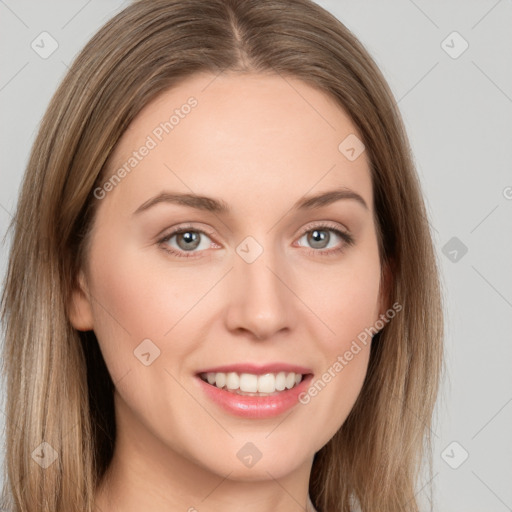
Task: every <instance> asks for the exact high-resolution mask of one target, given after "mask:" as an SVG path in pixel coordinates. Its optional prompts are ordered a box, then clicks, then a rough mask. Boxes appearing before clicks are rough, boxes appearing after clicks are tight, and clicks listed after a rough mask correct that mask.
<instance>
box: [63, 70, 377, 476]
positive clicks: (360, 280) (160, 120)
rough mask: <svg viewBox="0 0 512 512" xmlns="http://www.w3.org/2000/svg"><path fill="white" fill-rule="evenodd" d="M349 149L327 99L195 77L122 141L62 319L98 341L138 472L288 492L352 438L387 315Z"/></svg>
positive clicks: (276, 81) (251, 82)
mask: <svg viewBox="0 0 512 512" xmlns="http://www.w3.org/2000/svg"><path fill="white" fill-rule="evenodd" d="M191 97H192V98H193V99H190V98H191ZM171 116H174V117H171ZM166 123H167V124H166ZM357 133H358V132H357V130H356V128H355V126H354V125H353V124H352V122H351V121H350V119H349V118H348V116H347V115H346V114H345V113H344V111H343V110H342V109H340V108H339V106H337V104H335V102H334V101H333V100H332V99H330V97H328V96H327V95H325V94H324V93H322V92H320V91H318V90H316V89H314V88H312V87H310V86H308V85H307V84H305V83H303V82H301V81H299V80H297V79H293V78H287V79H286V80H285V79H283V78H282V77H280V76H267V75H256V74H246V75H234V74H231V75H227V74H223V75H221V76H218V77H217V78H215V77H214V76H213V75H207V74H198V75H195V76H194V77H193V78H189V79H187V81H184V82H182V84H181V85H179V86H177V87H175V88H173V89H172V90H170V91H167V92H165V93H164V94H162V95H161V96H159V97H158V98H157V99H156V100H155V101H153V102H152V103H151V104H149V105H148V106H147V107H146V108H145V109H144V110H143V111H142V112H141V113H140V114H139V116H138V117H137V118H136V119H135V120H134V122H133V123H132V124H131V126H130V127H129V129H128V130H127V131H126V132H125V134H124V135H123V137H122V139H121V140H120V142H119V144H118V145H117V147H116V150H115V152H114V154H113V155H112V158H111V160H110V161H109V171H110V174H111V176H112V177H113V178H112V179H111V181H110V182H108V183H106V184H105V185H104V186H103V187H102V188H101V190H97V191H96V192H95V195H96V197H98V198H99V199H98V200H99V208H98V210H97V216H96V218H95V221H94V226H93V231H92V238H91V246H90V252H89V254H88V260H87V262H88V264H87V268H85V269H83V271H82V273H81V274H80V282H81V285H82V288H81V289H77V290H76V291H75V293H74V295H73V301H72V304H71V305H70V319H71V321H72V323H73V325H74V327H75V328H77V329H79V330H88V329H93V330H94V332H95V334H96V336H97V339H98V342H99V345H100V348H101V351H102V353H103V356H104V359H105V362H106V365H107V367H108V370H109V372H110V374H111V376H112V380H113V382H114V384H115V388H116V391H115V407H116V417H117V429H118V432H119V433H120V435H121V437H122V439H125V440H126V443H125V444H123V443H121V444H119V447H121V446H124V448H123V449H125V450H128V448H127V447H128V446H130V448H129V450H131V452H132V453H131V456H135V457H141V458H144V457H149V456H151V457H152V459H153V460H158V461H160V463H161V464H160V465H161V467H164V466H165V465H166V464H168V463H169V462H171V461H172V462H173V464H175V465H177V466H179V465H180V464H183V465H185V464H188V465H190V464H192V465H194V466H196V468H199V469H200V470H201V471H206V472H210V473H214V474H216V475H227V474H228V473H229V474H230V478H232V479H239V480H257V479H264V478H268V474H269V473H270V474H272V475H273V476H274V477H275V478H279V477H283V476H284V475H286V474H288V473H290V472H292V471H294V470H297V469H298V468H300V467H304V466H305V465H310V464H311V461H312V457H313V455H314V453H315V452H316V451H318V450H319V449H320V448H321V447H322V446H323V445H325V444H326V443H327V442H328V441H329V439H330V438H331V437H332V436H333V435H334V434H335V432H336V431H337V430H338V429H339V428H340V426H341V425H342V424H343V422H344V421H345V419H346V417H347V415H348V414H349V412H350V410H351V408H352V406H353V404H354V402H355V400H356V398H357V396H358V394H359V392H360V390H361V387H362V384H363V380H364V377H365V374H366V370H367V365H368V358H369V351H370V342H369V341H370V340H369V338H367V342H366V344H364V343H361V342H360V341H359V342H358V348H359V350H356V349H355V348H354V340H356V341H357V340H358V336H359V340H361V339H362V337H361V333H363V332H364V331H365V329H367V328H369V327H371V326H373V325H375V323H376V321H377V320H378V318H379V315H380V314H382V313H383V312H384V311H385V307H384V304H383V301H382V297H381V293H380V291H381V289H380V277H381V266H380V261H379V253H378V246H377V237H376V226H375V222H374V211H373V197H372V183H371V178H370V171H369V161H368V159H367V155H366V153H365V152H364V151H363V152H362V153H361V154H360V155H359V156H358V157H357V158H355V159H354V156H357V154H358V153H359V147H355V151H351V150H350V148H348V150H347V144H348V142H352V144H348V145H349V146H354V141H357V140H356V139H355V138H354V137H355V136H357ZM347 137H350V138H349V139H347V141H348V142H345V143H344V144H342V146H341V147H342V149H341V150H340V149H339V146H340V143H342V141H344V140H345V139H346V138H347ZM143 148H146V149H143ZM349 157H350V158H349ZM122 169H124V171H125V172H122ZM114 175H115V176H117V178H115V177H114ZM325 194H327V195H325ZM181 195H185V196H181ZM196 196H200V197H199V198H198V197H196ZM317 196H322V197H323V199H322V198H317V199H316V200H312V199H311V198H313V197H317ZM155 198H156V199H155ZM206 198H210V199H206ZM309 199H311V200H310V201H308V200H309ZM176 231H178V233H176ZM363 337H364V336H363ZM349 352H350V353H351V354H352V356H351V357H350V355H349V354H348V353H349ZM342 361H343V362H342ZM340 367H341V368H340ZM327 374H328V375H327ZM290 375H291V376H290ZM326 375H327V377H326ZM329 376H330V378H329ZM205 380H209V381H210V383H208V382H205ZM299 381H300V382H299ZM297 382H298V383H297ZM319 382H320V383H319ZM315 384H316V386H315ZM219 385H221V386H223V387H224V389H219V387H218V386H219ZM226 386H227V387H229V388H230V390H227V389H226ZM290 386H292V387H290ZM237 388H238V392H237V390H236V389H237ZM283 388H284V389H283ZM288 388H290V389H288ZM315 389H316V391H315ZM244 390H245V391H244ZM258 390H259V391H258ZM241 392H242V393H241ZM265 392H266V393H265ZM254 393H257V394H256V395H254ZM258 393H263V395H259V396H258ZM116 449H121V448H118V447H116ZM255 461H256V462H255Z"/></svg>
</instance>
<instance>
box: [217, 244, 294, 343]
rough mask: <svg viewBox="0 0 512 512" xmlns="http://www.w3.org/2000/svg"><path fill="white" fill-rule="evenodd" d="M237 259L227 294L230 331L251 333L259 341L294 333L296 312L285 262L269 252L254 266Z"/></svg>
mask: <svg viewBox="0 0 512 512" xmlns="http://www.w3.org/2000/svg"><path fill="white" fill-rule="evenodd" d="M234 257H235V262H234V268H233V270H232V271H231V272H230V274H231V276H230V280H229V287H228V290H227V293H228V297H229V299H228V311H227V315H226V324H227V328H228V329H229V330H230V331H231V332H235V331H238V332H241V331H243V332H246V333H247V332H248V333H250V335H251V336H252V337H254V338H256V339H258V340H264V339H268V338H271V337H272V336H274V335H276V334H277V333H280V332H281V331H283V332H284V331H287V330H288V331H289V330H291V329H293V326H294V322H296V319H297V312H296V311H294V307H295V298H294V294H293V291H292V289H291V288H292V286H290V284H291V283H289V281H290V280H291V273H290V272H289V270H288V271H286V268H287V266H286V262H285V261H284V260H283V258H278V257H277V256H276V255H275V254H273V253H272V251H270V250H264V251H263V253H262V254H261V255H260V256H259V257H258V258H257V259H256V260H255V261H253V262H252V263H248V262H247V261H246V260H244V259H243V258H242V257H240V256H239V255H238V254H235V256H234Z"/></svg>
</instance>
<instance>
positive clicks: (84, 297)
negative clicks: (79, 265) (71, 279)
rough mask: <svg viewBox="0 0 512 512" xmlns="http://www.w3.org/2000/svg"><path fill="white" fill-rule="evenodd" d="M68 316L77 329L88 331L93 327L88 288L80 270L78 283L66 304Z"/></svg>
mask: <svg viewBox="0 0 512 512" xmlns="http://www.w3.org/2000/svg"><path fill="white" fill-rule="evenodd" d="M68 316H69V321H70V322H71V325H72V326H73V327H74V328H75V329H76V330H78V331H90V330H92V329H93V317H92V309H91V302H90V299H89V289H88V286H87V282H86V279H85V276H84V274H83V272H82V271H80V273H79V276H78V285H77V286H76V287H75V288H74V289H73V291H72V292H71V297H70V303H69V304H68Z"/></svg>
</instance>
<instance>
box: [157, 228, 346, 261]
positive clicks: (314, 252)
mask: <svg viewBox="0 0 512 512" xmlns="http://www.w3.org/2000/svg"><path fill="white" fill-rule="evenodd" d="M189 231H192V232H194V233H200V234H202V235H206V236H208V237H209V238H211V236H212V235H213V234H214V233H207V232H206V231H204V230H202V229H198V228H194V227H193V226H181V227H179V228H176V229H175V230H174V231H172V232H170V233H168V234H167V235H165V236H164V237H163V238H161V239H160V240H158V243H159V244H160V245H161V246H162V249H163V250H164V251H165V252H168V253H169V254H172V255H173V256H177V257H179V258H197V257H201V256H199V254H200V253H201V252H202V251H198V252H193V251H191V252H189V253H187V252H186V251H177V250H175V249H173V248H170V247H169V246H168V245H167V246H166V244H165V243H166V242H168V241H169V240H170V239H171V238H172V237H173V236H175V235H179V234H181V233H187V232H189ZM311 231H332V232H333V233H335V234H336V235H337V236H339V237H340V238H341V239H342V240H343V241H344V243H343V244H342V245H341V246H340V247H338V248H336V249H308V248H306V251H307V253H308V254H309V255H310V256H336V255H337V254H339V253H342V252H343V251H344V250H345V249H346V247H347V246H348V247H350V246H352V245H354V243H355V240H354V238H353V237H352V235H350V234H349V233H347V232H345V231H342V230H340V229H339V228H338V227H334V226H333V225H330V224H328V223H323V224H319V225H316V226H312V227H311V226H308V228H307V229H305V230H304V231H302V233H301V234H300V236H299V239H300V238H302V237H303V236H304V235H306V234H307V233H309V232H311ZM301 247H302V246H301Z"/></svg>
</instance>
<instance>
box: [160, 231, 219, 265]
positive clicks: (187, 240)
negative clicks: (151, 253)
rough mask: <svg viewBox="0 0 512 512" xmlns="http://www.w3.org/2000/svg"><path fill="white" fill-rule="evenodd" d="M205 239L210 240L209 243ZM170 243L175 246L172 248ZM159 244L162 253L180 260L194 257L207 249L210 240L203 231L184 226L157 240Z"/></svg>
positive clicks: (209, 245)
mask: <svg viewBox="0 0 512 512" xmlns="http://www.w3.org/2000/svg"><path fill="white" fill-rule="evenodd" d="M173 239H175V240H173ZM205 239H208V240H210V243H208V242H207V241H206V240H205ZM171 242H174V244H175V245H174V246H173V245H172V243H171ZM159 243H160V244H161V245H162V248H163V249H164V251H167V252H168V253H170V254H173V255H174V256H178V257H182V258H191V257H195V256H196V255H197V253H199V252H201V251H203V250H206V249H209V248H210V247H211V245H212V242H211V239H210V237H209V236H208V234H207V233H206V232H205V231H203V230H201V229H197V228H191V227H186V226H182V227H180V228H177V229H175V230H174V231H172V232H171V233H169V234H167V235H165V237H164V238H162V239H160V240H159ZM196 249H197V250H196ZM186 253H190V254H186Z"/></svg>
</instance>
